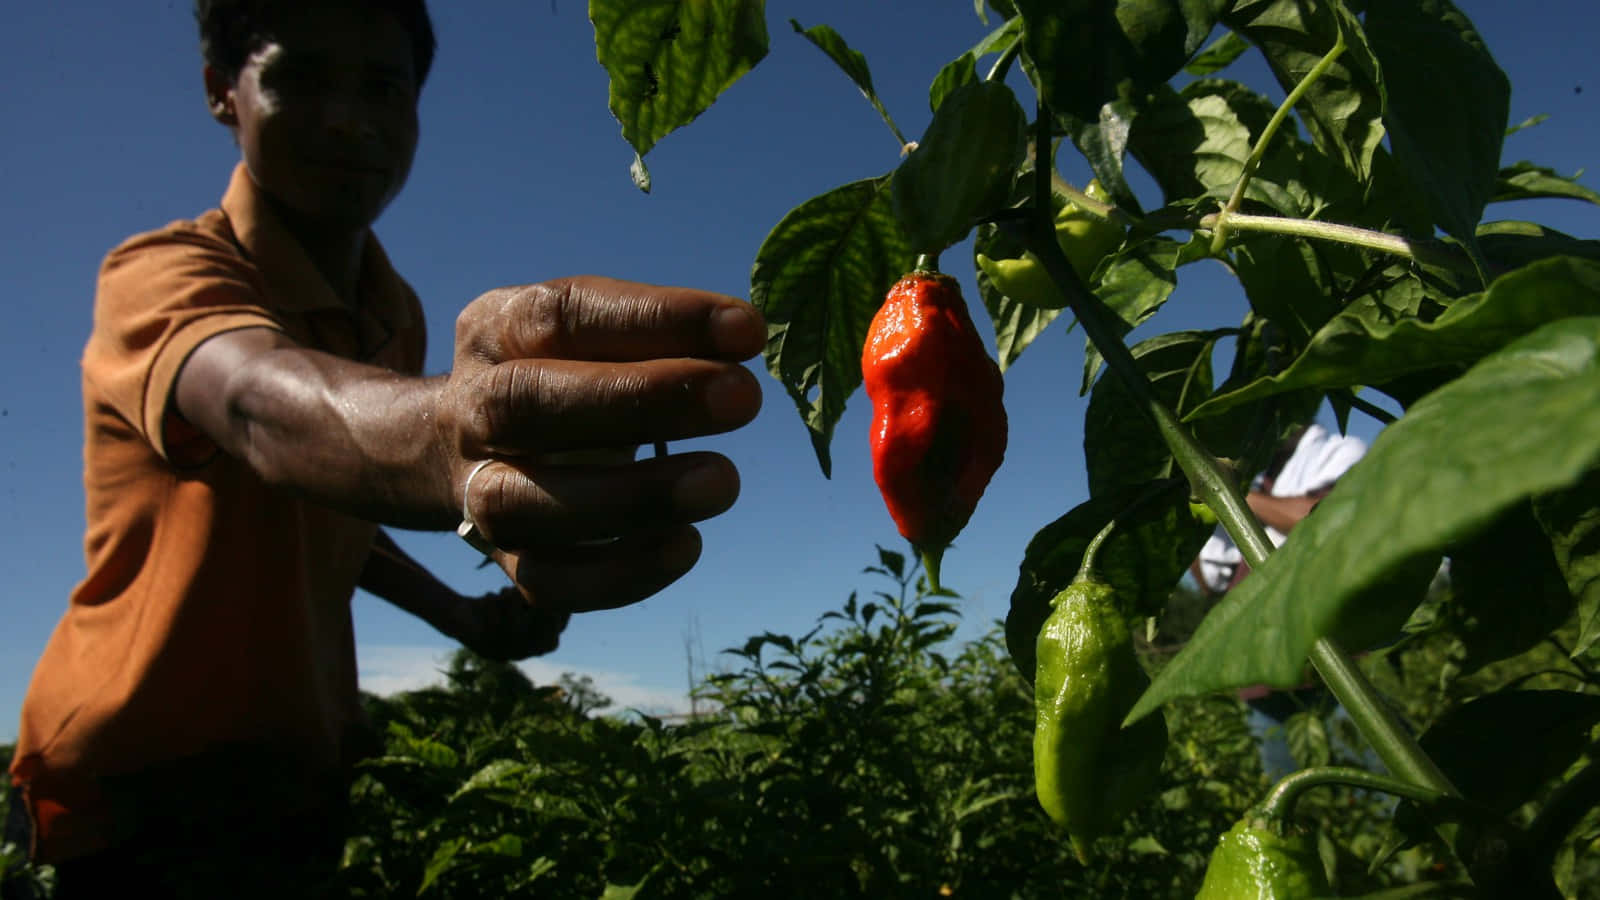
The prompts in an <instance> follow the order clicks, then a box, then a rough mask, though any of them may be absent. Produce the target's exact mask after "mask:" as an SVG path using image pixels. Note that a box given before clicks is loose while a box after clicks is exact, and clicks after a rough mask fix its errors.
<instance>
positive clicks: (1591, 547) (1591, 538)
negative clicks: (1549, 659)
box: [1533, 469, 1600, 656]
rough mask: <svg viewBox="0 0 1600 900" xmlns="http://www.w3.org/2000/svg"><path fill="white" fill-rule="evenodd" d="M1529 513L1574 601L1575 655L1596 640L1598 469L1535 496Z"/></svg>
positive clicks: (1599, 609) (1599, 607)
mask: <svg viewBox="0 0 1600 900" xmlns="http://www.w3.org/2000/svg"><path fill="white" fill-rule="evenodd" d="M1533 513H1534V515H1535V516H1536V517H1537V518H1538V520H1539V524H1540V526H1542V527H1543V529H1544V531H1545V534H1546V535H1548V537H1549V539H1550V543H1551V545H1552V547H1553V549H1554V551H1555V556H1556V562H1557V563H1558V564H1559V565H1560V566H1561V570H1562V572H1563V573H1565V575H1566V582H1567V589H1568V590H1569V591H1571V592H1572V596H1573V597H1575V598H1577V601H1578V640H1577V643H1576V644H1575V645H1574V646H1573V647H1572V648H1571V649H1572V653H1573V655H1574V656H1576V655H1578V654H1581V653H1583V652H1584V651H1586V650H1588V649H1589V648H1590V647H1592V646H1593V645H1594V643H1595V641H1596V640H1600V469H1594V470H1591V471H1590V472H1589V473H1588V474H1587V475H1585V476H1584V478H1583V480H1582V481H1580V482H1578V483H1577V484H1576V485H1573V486H1572V487H1570V488H1568V489H1566V490H1564V491H1558V492H1556V493H1554V494H1549V495H1547V496H1544V497H1539V498H1537V499H1536V500H1534V502H1533Z"/></svg>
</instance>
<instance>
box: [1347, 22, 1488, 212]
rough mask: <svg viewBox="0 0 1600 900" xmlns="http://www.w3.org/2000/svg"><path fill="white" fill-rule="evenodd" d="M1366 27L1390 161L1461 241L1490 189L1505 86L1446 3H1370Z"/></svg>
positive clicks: (1469, 29) (1480, 43) (1480, 46)
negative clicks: (1383, 97) (1384, 98)
mask: <svg viewBox="0 0 1600 900" xmlns="http://www.w3.org/2000/svg"><path fill="white" fill-rule="evenodd" d="M1366 31H1367V39H1368V41H1369V42H1370V44H1371V47H1372V52H1373V53H1374V55H1376V56H1377V58H1378V62H1379V64H1380V65H1381V66H1382V71H1383V87H1384V90H1385V92H1386V93H1387V95H1388V102H1389V105H1388V109H1387V111H1386V112H1385V113H1384V116H1383V122H1384V125H1385V126H1386V127H1387V128H1388V131H1389V146H1390V147H1391V148H1392V149H1393V150H1394V158H1395V162H1396V163H1398V164H1399V166H1400V171H1401V172H1403V173H1404V174H1405V175H1406V176H1407V177H1408V178H1410V179H1411V180H1412V181H1413V182H1414V183H1416V184H1417V185H1419V186H1420V187H1421V188H1422V190H1423V193H1424V195H1425V196H1426V197H1427V201H1428V207H1429V209H1430V210H1431V211H1432V214H1433V220H1434V222H1435V223H1436V224H1438V226H1439V227H1440V228H1442V229H1444V231H1445V232H1446V233H1448V234H1452V235H1454V236H1456V237H1458V238H1460V239H1461V240H1463V241H1468V242H1470V241H1472V239H1473V233H1474V230H1475V229H1476V228H1477V225H1478V220H1479V219H1480V218H1482V217H1483V207H1484V205H1485V204H1487V203H1488V202H1489V198H1490V196H1492V195H1493V194H1494V191H1495V182H1496V177H1497V174H1498V172H1499V169H1500V145H1501V143H1502V142H1504V140H1505V133H1506V122H1507V120H1508V117H1509V114H1510V107H1511V82H1510V81H1509V80H1507V78H1506V75H1505V73H1504V72H1502V71H1500V67H1499V66H1497V65H1495V62H1494V58H1493V57H1492V56H1490V54H1489V48H1488V47H1487V46H1485V45H1484V43H1483V39H1482V38H1481V37H1480V36H1479V35H1478V33H1477V31H1476V30H1475V29H1474V28H1473V26H1472V22H1471V21H1469V20H1468V19H1467V17H1466V15H1464V14H1463V13H1462V12H1461V11H1460V10H1459V9H1456V7H1455V6H1454V5H1453V4H1451V3H1450V2H1449V0H1403V2H1401V0H1390V2H1382V3H1372V4H1370V5H1369V7H1368V9H1367V16H1366Z"/></svg>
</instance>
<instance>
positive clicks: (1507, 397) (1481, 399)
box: [1129, 317, 1600, 721]
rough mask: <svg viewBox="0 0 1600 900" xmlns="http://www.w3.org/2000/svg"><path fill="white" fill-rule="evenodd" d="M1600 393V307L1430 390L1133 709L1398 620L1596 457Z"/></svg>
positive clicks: (1263, 672) (1296, 672) (1283, 668)
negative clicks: (1473, 545) (1444, 575)
mask: <svg viewBox="0 0 1600 900" xmlns="http://www.w3.org/2000/svg"><path fill="white" fill-rule="evenodd" d="M1597 396H1600V317H1583V318H1570V319H1564V320H1561V321H1559V322H1555V323H1552V324H1550V325H1546V326H1544V327H1543V328H1541V329H1539V330H1538V331H1535V332H1533V333H1532V334H1529V335H1527V336H1526V337H1524V338H1522V339H1520V340H1518V341H1516V342H1514V343H1513V344H1511V345H1510V346H1508V347H1506V348H1504V349H1502V350H1500V351H1498V352H1497V353H1495V354H1493V355H1491V356H1489V357H1487V358H1485V359H1484V360H1483V361H1481V362H1479V363H1478V365H1476V366H1475V367H1473V369H1472V370H1470V371H1469V372H1467V373H1466V374H1465V375H1463V376H1462V377H1460V378H1458V379H1456V380H1455V381H1453V382H1451V383H1449V384H1447V385H1445V386H1444V387H1442V388H1440V389H1439V390H1437V391H1435V392H1434V393H1432V394H1430V395H1429V396H1427V397H1425V398H1423V399H1422V400H1420V401H1419V402H1418V403H1417V404H1416V405H1415V406H1413V407H1412V408H1411V409H1410V410H1409V411H1408V412H1407V413H1406V415H1405V416H1404V417H1403V418H1401V419H1400V421H1398V422H1396V423H1395V424H1393V425H1390V426H1389V427H1388V428H1387V429H1385V430H1384V432H1383V433H1382V434H1380V435H1379V436H1378V438H1377V440H1376V441H1374V442H1373V445H1372V448H1371V450H1370V451H1369V452H1368V453H1367V455H1366V457H1365V458H1364V459H1363V460H1362V461H1361V462H1360V463H1358V464H1357V465H1356V466H1355V467H1354V468H1352V469H1351V470H1350V471H1349V472H1348V473H1347V474H1346V475H1345V476H1344V478H1343V479H1341V480H1340V482H1339V484H1338V486H1336V487H1335V488H1334V489H1333V491H1332V492H1331V493H1329V494H1328V496H1327V497H1326V498H1324V499H1323V500H1322V502H1321V503H1320V504H1319V505H1318V506H1317V508H1316V510H1315V512H1313V513H1312V515H1311V516H1310V517H1308V518H1307V519H1306V520H1305V521H1303V522H1301V523H1300V524H1299V525H1298V526H1296V528H1295V530H1294V532H1293V534H1291V535H1290V539H1289V541H1288V543H1286V544H1284V546H1283V547H1282V548H1280V549H1279V550H1278V551H1277V552H1276V553H1273V554H1272V555H1271V556H1270V557H1268V558H1267V560H1266V562H1265V564H1264V565H1262V566H1261V567H1260V568H1258V569H1257V570H1255V571H1254V572H1253V573H1252V574H1251V575H1250V577H1249V578H1247V579H1245V580H1244V581H1243V582H1241V583H1240V585H1239V586H1238V587H1236V588H1234V589H1233V590H1232V591H1231V592H1229V594H1228V595H1227V596H1226V597H1225V598H1224V599H1223V601H1222V602H1221V603H1220V604H1218V605H1217V606H1216V607H1215V608H1214V609H1213V610H1212V611H1211V613H1210V615H1208V616H1207V617H1206V619H1205V621H1204V622H1202V623H1201V624H1200V628H1199V630H1197V631H1196V633H1195V635H1194V638H1193V639H1191V640H1190V641H1189V643H1188V645H1187V646H1186V647H1185V648H1184V649H1183V651H1182V652H1181V653H1179V654H1178V655H1177V656H1176V657H1174V658H1173V660H1172V661H1171V662H1170V663H1168V665H1167V667H1166V668H1164V669H1163V670H1162V671H1161V672H1160V674H1159V675H1158V676H1157V677H1156V679H1155V682H1154V683H1153V684H1152V685H1151V687H1150V689H1149V690H1148V691H1146V693H1145V695H1144V697H1142V698H1141V699H1140V700H1139V703H1138V704H1137V705H1136V707H1135V708H1134V711H1133V713H1132V714H1131V715H1130V716H1129V719H1130V721H1131V720H1132V719H1136V718H1138V717H1140V716H1142V715H1145V714H1147V713H1149V712H1150V711H1152V710H1154V709H1155V708H1156V707H1158V706H1159V705H1160V704H1161V703H1163V702H1165V701H1167V700H1169V699H1172V698H1174V697H1179V696H1184V695H1190V694H1201V693H1208V692H1211V691H1217V690H1222V689H1226V688H1234V687H1241V686H1243V685H1248V684H1261V683H1264V684H1270V685H1274V686H1282V687H1288V686H1291V685H1293V684H1295V683H1296V682H1297V681H1298V680H1299V677H1300V672H1301V668H1302V666H1303V665H1304V663H1305V659H1306V655H1307V653H1308V652H1309V651H1310V649H1311V645H1312V644H1313V643H1314V642H1315V641H1316V640H1317V639H1318V638H1321V637H1323V636H1325V635H1335V636H1343V637H1346V638H1347V640H1348V638H1349V637H1352V636H1355V637H1360V638H1363V639H1365V638H1372V637H1375V636H1378V635H1381V634H1383V633H1395V632H1398V630H1399V628H1400V626H1401V624H1403V623H1404V622H1405V620H1406V618H1407V617H1408V616H1409V615H1410V613H1411V611H1412V609H1413V608H1414V607H1415V606H1416V604H1417V602H1418V601H1419V600H1420V599H1421V591H1422V588H1423V587H1424V586H1425V585H1426V583H1427V579H1428V577H1429V575H1430V574H1431V570H1432V567H1433V565H1434V564H1436V561H1437V559H1438V557H1439V555H1440V554H1441V553H1442V552H1443V551H1444V549H1445V548H1447V547H1450V546H1452V545H1456V544H1459V543H1460V542H1461V541H1464V540H1466V539H1467V538H1469V537H1470V536H1472V535H1474V534H1476V533H1478V532H1479V531H1480V530H1481V529H1482V528H1484V527H1485V526H1487V525H1488V524H1489V523H1490V522H1492V521H1494V520H1495V519H1496V518H1497V517H1498V516H1499V515H1500V514H1501V513H1502V512H1504V511H1505V510H1506V509H1508V508H1510V507H1512V506H1514V505H1516V504H1518V503H1521V502H1524V501H1525V500H1526V499H1527V498H1529V497H1532V496H1536V495H1539V494H1544V493H1548V492H1550V491H1554V490H1559V489H1563V488H1565V487H1567V486H1568V485H1571V484H1573V483H1574V482H1576V481H1577V480H1578V479H1579V477H1581V476H1582V475H1583V473H1584V472H1585V471H1586V470H1588V469H1589V468H1590V467H1592V466H1593V465H1595V463H1596V461H1597V460H1600V416H1596V415H1594V398H1595V397H1597ZM1357 629H1359V631H1360V634H1359V635H1357V634H1356V632H1357Z"/></svg>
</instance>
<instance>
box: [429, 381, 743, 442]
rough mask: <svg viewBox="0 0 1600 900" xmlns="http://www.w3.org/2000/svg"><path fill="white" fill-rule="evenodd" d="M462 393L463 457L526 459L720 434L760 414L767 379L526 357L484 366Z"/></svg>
mask: <svg viewBox="0 0 1600 900" xmlns="http://www.w3.org/2000/svg"><path fill="white" fill-rule="evenodd" d="M459 396H462V397H463V398H465V400H464V402H466V403H468V404H469V410H468V414H467V415H465V416H464V417H463V420H462V423H461V428H460V431H459V441H460V451H461V453H462V454H463V455H464V456H467V457H472V458H476V457H484V456H501V457H523V456H529V455H532V454H537V453H542V452H549V451H554V450H569V449H587V448H595V447H617V446H625V445H632V444H647V443H652V442H654V441H657V440H682V439H684V438H690V437H698V436H703V435H710V434H721V433H722V432H725V431H730V430H732V429H734V428H738V427H739V426H741V425H744V424H746V423H748V422H749V421H750V420H752V419H754V418H755V416H756V413H757V412H758V411H760V409H761V385H760V383H759V382H758V381H757V380H756V378H755V376H754V375H752V374H750V372H749V371H748V370H746V369H745V368H744V367H743V366H740V365H736V364H733V363H721V362H711V361H708V360H700V359H662V360H650V361H645V362H636V363H597V362H580V361H572V360H555V359H542V360H521V361H516V362H508V363H501V364H500V365H496V366H491V367H488V368H486V369H484V370H482V371H481V372H479V373H478V374H477V375H476V377H474V378H473V379H472V380H471V381H470V382H469V383H468V384H467V385H466V390H464V391H463V392H461V394H460V395H459Z"/></svg>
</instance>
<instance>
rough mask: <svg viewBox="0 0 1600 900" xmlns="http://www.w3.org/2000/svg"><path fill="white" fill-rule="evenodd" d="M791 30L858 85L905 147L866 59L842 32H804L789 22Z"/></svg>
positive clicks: (820, 29) (821, 29)
mask: <svg viewBox="0 0 1600 900" xmlns="http://www.w3.org/2000/svg"><path fill="white" fill-rule="evenodd" d="M789 27H791V28H793V29H794V30H795V31H796V32H798V33H799V34H800V35H801V36H803V37H804V38H805V39H806V40H808V41H810V42H811V43H812V44H814V45H816V47H817V49H819V50H821V51H822V52H823V53H826V54H827V55H828V58H829V59H831V60H833V62H834V64H835V65H837V66H838V67H839V68H840V69H841V70H842V71H843V72H844V74H845V75H846V76H848V77H849V78H850V80H851V81H853V82H855V86H856V87H857V88H860V90H861V95H862V96H863V97H866V98H867V102H868V103H871V104H872V108H873V109H875V110H877V111H878V115H879V116H880V117H882V119H883V121H884V124H886V125H888V126H889V130H890V131H892V132H894V135H895V137H896V138H899V140H900V143H902V144H903V143H905V140H906V139H905V137H904V136H903V135H901V134H900V127H899V126H897V125H895V124H894V119H893V118H892V117H890V115H889V110H887V109H885V108H884V105H883V101H882V100H881V99H879V97H878V91H877V89H876V88H874V87H873V86H872V70H871V69H870V68H869V67H868V66H867V58H866V57H865V56H862V55H861V53H860V51H857V50H852V49H851V48H850V45H849V44H847V43H845V40H844V38H843V37H841V36H840V34H839V32H837V31H835V30H834V29H833V28H832V27H830V26H828V25H813V26H811V27H810V28H802V27H801V26H800V23H799V22H796V21H795V20H794V19H790V20H789Z"/></svg>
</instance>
